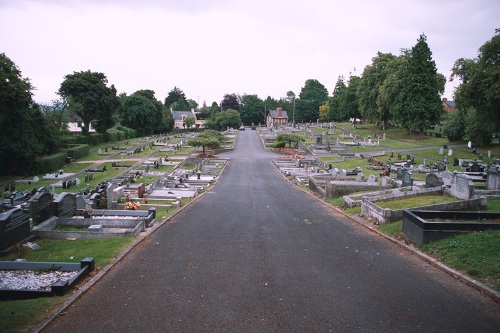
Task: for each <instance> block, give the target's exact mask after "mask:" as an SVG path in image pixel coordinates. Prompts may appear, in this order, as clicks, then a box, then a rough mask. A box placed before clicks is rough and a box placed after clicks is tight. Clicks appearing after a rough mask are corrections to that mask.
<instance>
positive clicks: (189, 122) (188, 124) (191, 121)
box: [183, 117, 196, 129]
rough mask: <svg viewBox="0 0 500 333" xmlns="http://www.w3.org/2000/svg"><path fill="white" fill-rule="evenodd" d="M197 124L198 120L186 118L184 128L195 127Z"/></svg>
mask: <svg viewBox="0 0 500 333" xmlns="http://www.w3.org/2000/svg"><path fill="white" fill-rule="evenodd" d="M195 123H196V120H194V118H191V117H189V118H186V120H184V124H183V125H184V126H186V128H188V129H189V128H191V127H193V126H194V124H195Z"/></svg>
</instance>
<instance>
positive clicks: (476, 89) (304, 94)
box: [0, 29, 500, 174]
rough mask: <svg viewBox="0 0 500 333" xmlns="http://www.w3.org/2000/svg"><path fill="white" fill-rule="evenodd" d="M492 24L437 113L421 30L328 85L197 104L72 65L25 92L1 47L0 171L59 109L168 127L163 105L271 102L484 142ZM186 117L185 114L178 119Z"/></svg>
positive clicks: (496, 82) (490, 120) (48, 129)
mask: <svg viewBox="0 0 500 333" xmlns="http://www.w3.org/2000/svg"><path fill="white" fill-rule="evenodd" d="M499 55H500V30H499V29H497V30H496V31H495V34H494V36H493V37H492V39H491V40H489V41H487V42H486V43H485V44H483V45H482V46H481V47H480V48H479V51H478V57H477V58H475V59H463V58H460V59H458V60H457V61H456V62H455V64H454V66H453V69H452V77H451V78H450V80H458V81H459V83H460V85H459V86H458V88H457V89H456V91H455V94H454V95H455V96H454V97H455V102H456V109H455V111H454V112H451V113H447V112H445V110H444V108H443V106H442V102H441V97H440V96H441V95H442V94H443V92H444V86H445V83H446V78H445V77H444V75H442V74H440V73H438V72H437V69H436V64H435V62H434V60H433V59H432V52H431V50H430V48H429V46H428V44H427V37H426V36H425V35H424V34H422V35H420V37H419V38H418V39H417V43H416V44H415V45H414V46H413V47H412V48H411V49H402V50H401V52H400V54H399V55H393V54H391V53H382V52H378V53H377V54H376V56H375V57H374V58H372V63H371V64H369V65H367V66H366V67H365V68H364V70H363V73H362V74H361V75H360V76H357V75H354V74H351V73H350V74H349V77H348V78H347V79H345V78H344V77H343V76H339V77H338V79H337V82H336V84H335V87H334V88H333V91H332V94H331V95H329V93H328V90H327V89H326V87H325V86H324V85H323V84H321V83H320V82H319V81H318V80H315V79H309V80H306V82H305V84H304V86H303V87H302V88H301V91H300V93H299V95H298V96H297V95H296V94H295V93H294V92H293V91H288V92H287V93H286V96H284V97H281V98H279V99H275V98H273V97H271V96H268V97H267V98H266V99H261V98H259V97H258V96H257V95H255V94H244V95H242V96H239V95H236V94H226V95H224V98H223V100H222V101H221V103H220V105H219V104H217V103H216V102H213V103H212V104H211V105H210V106H207V105H206V103H205V102H204V103H203V105H202V106H199V105H198V104H197V103H196V102H195V101H194V100H192V99H188V98H186V96H185V94H184V92H183V91H182V90H181V89H179V88H178V87H174V88H173V89H172V90H171V91H170V92H169V93H168V96H167V97H166V98H165V100H164V101H163V102H162V101H160V100H158V99H157V98H156V97H155V92H154V91H153V90H148V89H144V90H138V91H136V92H134V93H132V94H131V95H127V94H125V93H122V94H117V90H116V88H115V86H114V85H113V84H111V85H109V83H108V80H107V77H106V75H105V74H103V73H98V72H92V71H90V70H88V71H82V72H74V73H72V74H68V75H66V76H65V77H64V80H63V82H62V83H61V86H60V88H59V91H58V94H59V97H60V98H59V99H57V100H55V101H53V102H52V103H51V104H50V105H39V104H37V103H35V102H34V100H33V93H32V91H33V90H34V87H33V86H32V85H31V82H30V80H29V79H28V78H24V77H23V76H22V75H21V71H20V69H19V68H18V67H17V66H16V64H15V63H14V62H13V61H12V60H11V59H9V58H8V57H7V56H6V55H5V54H4V53H1V54H0V127H1V129H2V131H0V136H1V142H2V144H1V145H0V173H1V174H9V173H12V172H23V171H26V170H29V167H28V166H29V165H30V162H31V161H33V160H34V159H36V158H37V157H39V156H43V155H49V154H53V153H54V152H57V151H58V150H59V149H60V148H61V147H62V146H63V144H64V139H63V138H64V136H66V135H68V134H69V132H68V130H67V126H66V123H67V118H68V116H78V117H79V118H80V119H81V120H82V126H81V129H82V134H83V135H88V134H89V129H90V126H92V128H94V129H95V130H96V131H97V132H98V133H106V131H107V130H109V129H110V128H113V127H114V126H117V125H120V126H124V127H127V128H131V129H134V130H138V131H140V133H142V134H144V135H149V134H152V133H165V132H168V131H170V130H172V129H173V119H172V113H171V112H170V111H171V110H175V111H188V110H191V109H194V110H196V111H197V117H198V118H199V119H204V120H205V121H206V122H205V126H206V127H207V128H209V129H214V130H225V129H226V128H227V127H232V128H237V127H239V126H240V124H242V123H243V124H245V125H250V124H255V125H258V124H261V125H263V124H265V122H266V116H267V114H268V112H269V110H274V109H276V108H278V107H281V108H282V109H283V110H286V111H287V114H288V117H289V122H300V123H306V122H316V121H317V120H321V121H325V122H332V121H346V120H349V119H354V120H356V119H363V121H365V122H372V123H376V124H378V125H379V126H380V128H381V129H385V128H387V127H388V126H399V127H401V128H404V129H406V130H407V131H410V130H412V131H418V132H420V133H421V134H422V135H423V132H424V131H425V130H430V129H432V128H434V127H435V126H437V125H442V127H443V130H442V131H443V134H444V135H446V137H447V138H448V139H449V140H450V141H456V140H460V139H463V138H469V139H472V140H474V141H475V144H476V145H488V144H490V142H491V137H492V135H495V134H497V133H498V132H499V129H500V63H499V57H500V56H499ZM192 126H194V121H193V120H192V119H189V118H188V119H187V120H186V121H185V122H184V124H183V127H185V128H190V127H192Z"/></svg>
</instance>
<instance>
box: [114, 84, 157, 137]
mask: <svg viewBox="0 0 500 333" xmlns="http://www.w3.org/2000/svg"><path fill="white" fill-rule="evenodd" d="M118 113H119V115H120V119H121V124H122V125H124V126H126V127H129V128H133V129H144V130H145V132H146V133H153V131H154V129H156V128H157V127H158V125H159V124H161V122H162V112H161V109H158V108H157V105H155V103H154V102H153V101H151V100H150V99H149V98H147V97H144V95H142V94H132V95H131V96H126V97H123V98H122V99H121V106H120V108H119V109H118Z"/></svg>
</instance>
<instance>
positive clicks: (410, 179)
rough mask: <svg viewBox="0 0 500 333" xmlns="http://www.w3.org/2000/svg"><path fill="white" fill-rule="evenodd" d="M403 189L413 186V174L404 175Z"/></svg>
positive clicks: (406, 172)
mask: <svg viewBox="0 0 500 333" xmlns="http://www.w3.org/2000/svg"><path fill="white" fill-rule="evenodd" d="M401 186H402V187H408V186H413V177H412V174H411V172H408V171H405V172H404V174H403V181H402V183H401Z"/></svg>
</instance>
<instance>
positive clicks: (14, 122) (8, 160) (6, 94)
mask: <svg viewBox="0 0 500 333" xmlns="http://www.w3.org/2000/svg"><path fill="white" fill-rule="evenodd" d="M33 89H34V88H33V86H32V85H31V83H30V81H29V79H28V78H23V77H22V75H21V71H20V70H19V68H18V67H17V66H16V64H15V63H14V62H13V61H12V60H10V59H9V58H8V57H7V56H6V55H5V54H4V53H0V128H1V129H2V130H1V131H0V140H1V142H2V144H1V145H0V174H3V175H6V174H23V173H32V172H34V171H36V170H35V167H36V158H37V156H38V155H41V154H49V153H52V152H54V151H56V150H57V149H58V148H59V140H58V135H57V134H58V131H57V128H56V127H55V126H53V125H52V123H51V122H50V121H48V120H47V118H46V117H45V116H44V115H43V114H42V112H41V109H40V108H39V106H38V105H37V104H35V103H34V101H33V99H32V90H33Z"/></svg>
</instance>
